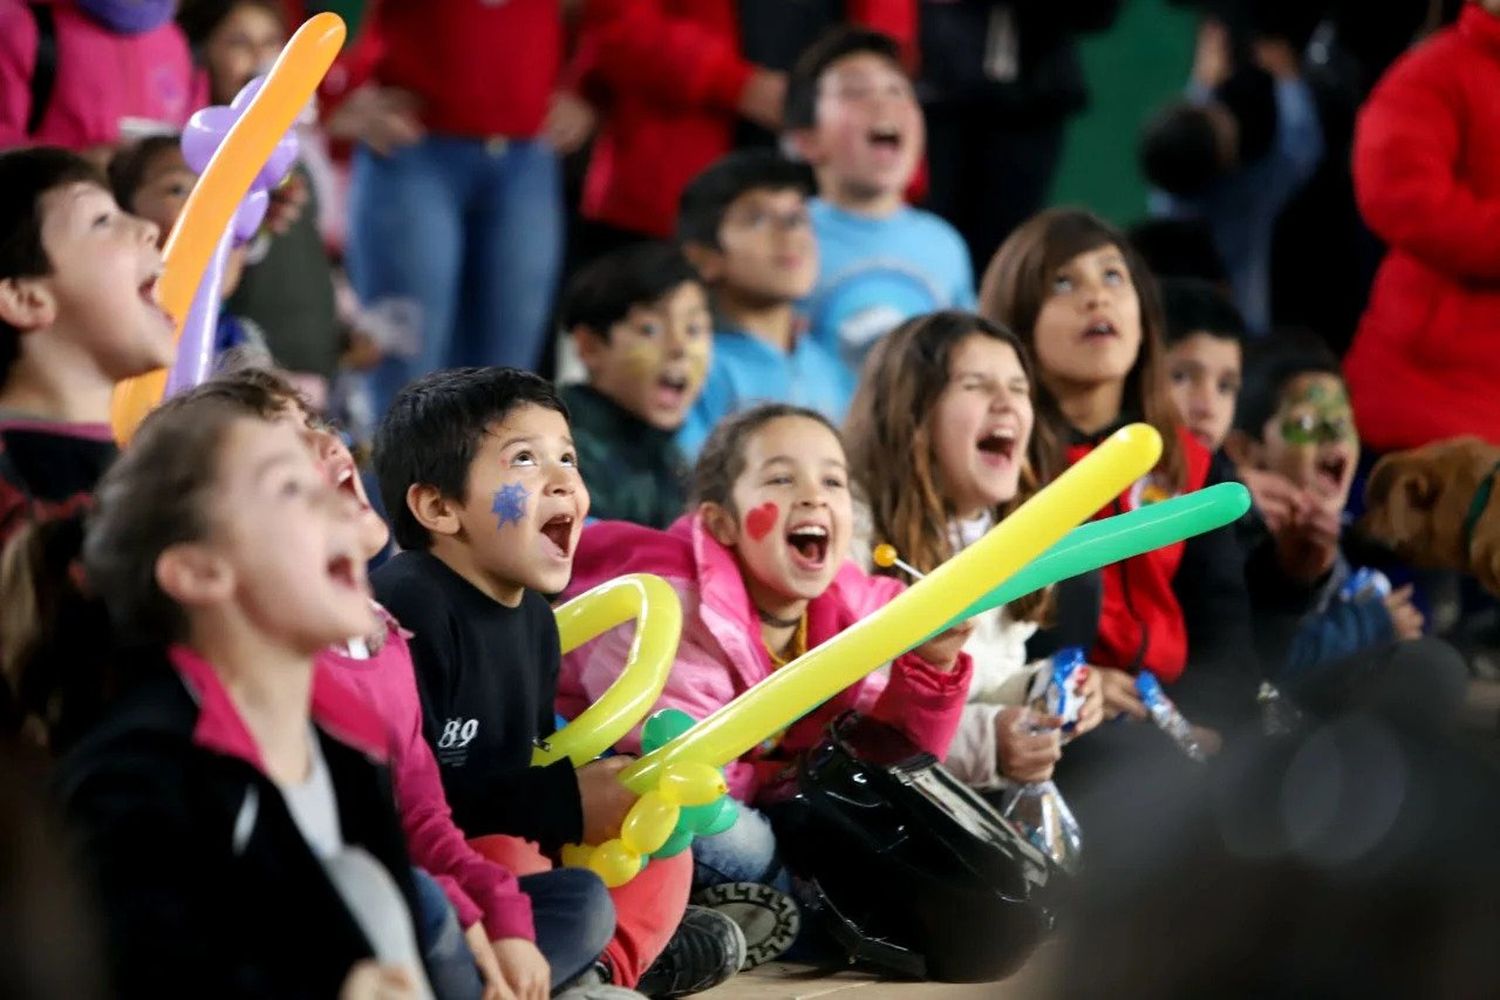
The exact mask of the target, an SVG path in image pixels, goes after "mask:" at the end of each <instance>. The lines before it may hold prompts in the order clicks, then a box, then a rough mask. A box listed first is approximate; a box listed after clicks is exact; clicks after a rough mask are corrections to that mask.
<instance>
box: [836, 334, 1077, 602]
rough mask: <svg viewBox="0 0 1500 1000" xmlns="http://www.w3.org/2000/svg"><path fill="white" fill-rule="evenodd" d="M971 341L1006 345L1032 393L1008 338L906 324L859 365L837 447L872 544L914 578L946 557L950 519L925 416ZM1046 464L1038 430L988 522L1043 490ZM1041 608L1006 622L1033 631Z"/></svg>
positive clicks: (1040, 596) (1043, 597) (1049, 463)
mask: <svg viewBox="0 0 1500 1000" xmlns="http://www.w3.org/2000/svg"><path fill="white" fill-rule="evenodd" d="M975 334H977V335H979V336H982V337H989V338H991V339H994V340H998V341H1000V342H1001V343H1004V344H1007V345H1009V346H1010V347H1011V348H1012V349H1013V350H1014V351H1015V352H1016V357H1017V358H1019V359H1020V361H1021V368H1022V370H1024V371H1025V372H1026V378H1027V380H1028V381H1029V382H1031V384H1032V385H1033V386H1035V385H1036V379H1035V373H1034V371H1033V369H1032V365H1031V359H1030V358H1029V357H1028V356H1027V353H1026V348H1025V346H1024V345H1023V344H1022V343H1021V341H1020V339H1019V338H1018V337H1017V336H1016V335H1015V334H1013V333H1011V332H1010V331H1009V330H1007V329H1005V328H1004V327H1002V326H999V325H997V324H995V323H991V322H990V321H988V320H986V319H984V318H983V317H980V316H976V315H974V314H973V313H967V312H960V311H958V310H946V311H944V312H936V313H931V314H929V315H926V316H918V317H916V318H915V319H910V320H907V321H906V322H905V323H902V324H901V325H900V326H898V327H897V328H896V329H895V330H893V331H891V332H890V333H889V334H887V335H886V336H885V337H883V338H881V340H880V341H879V342H878V343H877V344H876V345H875V347H874V349H873V350H872V351H871V352H870V356H869V357H868V358H867V359H866V361H865V367H864V373H863V375H862V377H861V378H860V383H859V389H858V391H856V392H855V394H854V401H853V403H851V404H850V408H849V418H848V421H847V424H846V428H845V432H844V437H845V441H846V442H847V445H848V450H849V465H850V471H851V473H852V474H853V476H854V479H855V481H856V482H857V483H859V484H860V487H861V489H862V491H863V493H864V494H865V499H866V501H867V503H868V504H869V507H870V515H871V520H872V522H873V526H874V532H875V534H874V538H873V539H872V541H874V542H876V543H879V542H886V543H889V544H890V545H893V546H895V548H896V550H897V551H898V552H900V553H901V558H902V559H903V560H904V561H905V562H908V563H910V564H911V565H912V566H913V567H915V568H916V569H918V570H921V571H922V572H924V573H930V572H931V571H932V570H934V569H936V568H937V567H938V566H939V565H941V564H942V563H943V562H945V561H946V560H948V559H951V558H952V557H953V555H954V551H953V540H952V530H951V524H952V519H953V517H954V516H955V514H956V513H957V512H956V511H955V510H954V509H953V506H952V504H951V503H949V502H948V501H947V500H946V499H944V498H945V497H946V495H947V492H948V491H947V488H946V487H945V486H944V484H943V482H942V472H941V470H939V468H938V465H937V456H936V453H935V452H934V449H933V440H932V427H931V423H932V421H931V416H932V410H933V407H934V406H935V405H936V403H937V400H938V397H939V396H940V395H941V394H942V392H943V389H944V387H946V386H947V385H948V381H949V370H948V366H949V361H950V359H951V358H952V356H953V351H954V349H955V348H957V347H958V345H959V344H960V343H961V342H962V341H963V340H964V338H966V337H969V336H971V335H975ZM1055 456H1056V446H1055V443H1054V439H1053V437H1052V435H1051V432H1050V431H1049V430H1048V428H1047V427H1046V426H1045V424H1044V423H1043V422H1042V421H1040V420H1038V421H1037V422H1036V425H1035V427H1034V428H1033V429H1032V432H1031V440H1030V441H1029V442H1028V444H1027V447H1026V458H1025V463H1024V464H1023V465H1022V468H1021V481H1020V487H1019V489H1018V490H1017V491H1016V496H1015V498H1014V499H1013V500H1010V501H1009V502H1007V503H1003V504H1001V505H1000V506H999V507H996V508H995V510H994V515H995V518H996V520H997V521H998V520H999V519H1001V518H1003V517H1005V516H1006V515H1007V514H1009V513H1010V512H1011V511H1013V510H1015V509H1016V508H1017V507H1019V506H1020V505H1021V504H1023V503H1025V502H1026V501H1027V500H1029V499H1030V498H1031V497H1032V496H1033V495H1035V493H1036V492H1037V491H1038V490H1039V489H1041V488H1042V486H1044V485H1046V483H1047V481H1048V479H1050V478H1051V473H1052V469H1053V466H1054V465H1055V464H1056V457H1055ZM876 572H877V573H886V574H893V573H894V572H895V571H894V570H889V569H880V568H877V569H876ZM1050 603H1051V601H1050V591H1040V592H1038V593H1035V594H1031V595H1029V596H1027V597H1023V598H1020V599H1019V600H1016V601H1014V602H1012V603H1011V605H1010V613H1011V615H1012V616H1013V617H1015V618H1017V619H1028V620H1032V621H1041V620H1042V619H1043V618H1045V616H1046V613H1047V611H1048V610H1049V606H1050Z"/></svg>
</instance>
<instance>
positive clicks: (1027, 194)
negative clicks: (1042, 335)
mask: <svg viewBox="0 0 1500 1000" xmlns="http://www.w3.org/2000/svg"><path fill="white" fill-rule="evenodd" d="M925 110H926V114H927V169H928V189H927V207H928V208H929V209H931V210H932V211H934V212H936V213H937V214H938V215H941V216H942V217H943V218H945V219H947V220H948V221H949V222H950V223H952V224H953V226H954V228H955V229H957V230H958V231H959V233H960V234H961V235H962V236H963V238H964V242H965V243H967V244H968V245H969V254H970V256H971V257H972V258H973V261H974V270H975V273H976V274H983V273H984V269H985V268H986V267H987V266H988V265H989V262H990V258H991V257H992V256H994V253H995V251H996V250H998V249H999V248H1000V244H1001V243H1003V242H1004V241H1005V238H1006V237H1007V236H1009V235H1010V232H1011V230H1012V229H1015V228H1016V227H1017V226H1019V225H1020V224H1021V223H1022V222H1025V221H1026V220H1027V219H1029V218H1030V217H1031V216H1032V215H1034V214H1035V213H1036V212H1037V211H1039V210H1040V209H1041V208H1042V206H1044V205H1045V204H1046V203H1047V195H1048V194H1049V193H1050V192H1051V190H1052V178H1053V175H1054V174H1056V173H1057V164H1058V160H1059V159H1060V158H1061V156H1062V146H1063V134H1064V130H1063V123H1062V121H1061V120H1045V121H1041V122H1038V123H1036V124H1032V125H1022V124H1016V123H1010V122H1006V121H1003V120H998V119H997V116H996V113H995V109H994V108H993V107H992V106H990V105H987V104H984V103H967V102H964V103H958V102H955V103H944V104H934V105H929V106H928V107H927V108H926V109H925Z"/></svg>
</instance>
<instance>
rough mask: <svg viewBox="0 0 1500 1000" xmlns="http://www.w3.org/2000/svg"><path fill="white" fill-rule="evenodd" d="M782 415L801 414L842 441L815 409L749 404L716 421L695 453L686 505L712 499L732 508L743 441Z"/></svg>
mask: <svg viewBox="0 0 1500 1000" xmlns="http://www.w3.org/2000/svg"><path fill="white" fill-rule="evenodd" d="M782 417H804V418H806V419H808V420H815V421H817V422H818V423H820V424H822V425H823V426H824V427H827V428H828V429H829V430H830V431H832V432H833V436H834V437H836V438H838V440H839V443H840V444H842V443H843V440H844V437H843V435H842V434H840V433H839V429H838V428H837V427H835V426H833V424H832V423H830V422H829V420H828V418H827V417H825V416H823V414H821V413H819V412H818V411H817V410H809V409H808V408H807V407H805V406H793V405H792V404H791V403H763V404H761V405H760V406H755V407H751V408H750V409H748V410H745V411H743V412H741V413H737V414H735V415H734V416H732V417H728V418H726V419H725V420H723V421H720V423H719V425H718V426H717V427H715V428H714V430H713V433H712V434H710V435H709V436H708V440H707V441H705V442H704V443H703V450H702V451H700V452H699V453H698V462H697V464H696V465H695V466H694V467H693V482H692V489H691V490H690V491H689V494H688V506H689V507H697V506H698V505H699V504H705V503H714V504H718V505H719V506H720V507H723V508H724V509H725V510H728V511H731V512H733V513H738V511H735V510H734V498H733V496H732V494H733V493H734V481H735V480H736V479H738V478H740V473H742V472H744V471H745V442H746V441H748V440H749V439H750V436H751V435H752V434H754V433H755V432H756V431H758V430H760V429H761V428H762V427H764V426H765V425H766V424H769V423H770V422H771V421H773V420H779V419H781V418H782Z"/></svg>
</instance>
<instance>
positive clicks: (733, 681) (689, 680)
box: [557, 515, 971, 802]
mask: <svg viewBox="0 0 1500 1000" xmlns="http://www.w3.org/2000/svg"><path fill="white" fill-rule="evenodd" d="M627 573H654V574H656V575H657V576H660V577H662V578H663V579H664V580H666V581H667V583H669V584H671V585H672V588H673V589H674V590H675V591H676V592H677V596H678V597H679V598H680V599H681V601H682V618H683V621H682V641H681V642H680V643H679V644H678V647H677V661H676V664H675V665H674V666H673V668H672V674H671V676H670V677H669V678H668V679H667V686H666V690H664V691H663V692H662V696H661V698H660V700H659V701H657V703H656V706H655V707H654V708H653V709H652V711H657V710H659V709H662V708H679V709H681V710H683V711H684V712H686V713H688V714H689V715H691V716H692V717H693V718H695V719H701V718H703V717H704V716H706V715H708V714H709V713H710V712H713V711H714V710H715V709H718V708H720V707H722V706H723V705H725V704H727V703H728V702H730V701H732V700H733V699H734V698H735V697H737V696H738V695H740V694H741V693H742V692H744V691H745V690H747V689H748V688H750V687H751V686H753V685H754V684H756V683H758V682H760V681H762V680H765V679H766V678H767V677H769V676H770V675H771V671H772V665H771V655H770V653H768V652H767V651H766V647H765V643H764V642H762V640H761V635H760V624H759V622H758V621H757V619H756V615H755V611H754V608H753V606H752V605H751V603H750V596H749V594H747V593H746V591H745V584H744V582H743V580H742V579H741V578H740V571H739V566H738V565H737V564H736V562H735V559H734V555H733V553H731V552H730V550H728V549H726V548H725V547H724V546H722V545H720V544H719V543H718V542H717V541H715V540H714V538H713V536H711V535H710V534H709V533H708V531H707V530H706V529H705V528H704V526H703V522H702V519H701V518H699V517H697V516H696V515H691V516H688V517H683V518H681V519H679V520H678V521H677V523H675V524H673V525H672V526H671V527H670V528H668V529H667V530H666V531H656V530H654V529H651V528H643V527H641V526H639V525H635V524H626V523H625V522H622V521H601V522H598V523H596V524H592V525H590V526H589V527H587V528H585V529H584V532H583V537H582V539H581V540H580V541H579V543H578V553H577V555H576V557H575V558H574V560H573V581H572V583H571V584H570V585H569V587H568V590H567V592H566V593H565V594H564V595H563V596H564V597H565V598H571V597H575V596H577V595H578V594H581V593H583V592H584V591H585V590H588V589H589V588H591V587H594V586H596V585H598V584H600V583H603V582H605V581H606V580H612V579H614V578H615V577H618V576H623V575H625V574H627ZM901 590H902V585H901V584H900V583H899V582H898V581H895V580H891V579H888V578H886V577H871V576H869V575H867V574H865V573H864V572H863V571H862V570H860V568H859V567H858V566H856V565H854V564H853V563H845V564H844V565H843V566H842V567H841V568H840V570H839V573H838V576H837V577H835V578H834V582H833V584H832V585H831V586H830V587H829V588H828V590H827V591H825V592H824V593H823V595H822V596H821V597H818V598H817V599H815V600H813V601H812V602H811V603H810V604H809V605H808V609H807V643H808V646H809V647H810V648H811V647H814V646H818V645H820V644H822V643H824V642H827V641H828V640H829V639H831V638H832V637H833V636H835V635H837V634H838V633H840V632H842V631H844V629H846V628H848V627H849V626H851V625H853V624H854V623H855V622H857V621H859V620H860V619H861V618H863V617H865V616H866V615H868V614H870V613H871V612H873V611H874V610H876V609H877V608H880V607H882V606H884V605H885V604H886V603H887V602H889V601H890V600H891V598H893V597H895V596H896V595H897V594H899V593H900V592H901ZM634 627H635V626H634V625H633V624H631V623H626V624H625V625H621V626H620V627H619V628H616V629H614V630H613V631H610V632H608V633H606V634H605V635H603V636H600V637H599V638H598V639H596V640H594V641H593V642H590V643H587V644H585V645H583V646H581V647H579V648H578V649H576V650H574V651H573V652H571V653H569V654H568V655H566V656H565V657H563V667H562V676H561V677H560V678H559V680H558V696H557V705H558V710H559V711H560V712H562V713H563V714H564V715H565V716H567V717H569V718H572V717H574V716H576V715H577V714H578V713H579V712H581V711H582V710H583V709H584V708H585V707H587V706H588V705H589V704H590V703H592V702H593V701H594V700H596V699H597V698H598V697H599V696H600V695H601V694H603V693H604V691H605V690H606V689H607V688H608V687H609V686H610V685H611V684H612V683H614V681H615V678H617V677H618V676H619V675H620V670H621V667H622V666H623V665H624V662H625V655H626V652H627V650H628V649H629V646H630V640H631V637H632V635H633V634H634ZM970 670H971V663H970V661H969V657H968V654H967V653H964V654H960V657H959V662H958V663H957V664H956V665H955V666H954V668H953V670H951V671H949V672H947V673H944V672H942V671H940V670H937V669H935V668H934V667H933V666H932V665H931V664H929V663H927V661H925V660H923V659H922V658H921V657H919V656H917V655H916V654H914V653H907V654H906V655H904V656H901V657H899V658H897V659H896V660H895V661H894V662H893V663H892V664H891V666H890V668H889V671H888V672H887V671H886V670H880V671H877V672H875V673H873V674H870V675H869V676H868V677H866V678H865V679H864V680H862V681H860V682H859V683H857V684H855V685H853V686H851V687H849V688H846V689H845V690H844V691H842V692H840V693H839V694H838V695H836V696H835V697H834V698H833V699H831V700H830V701H828V702H826V703H825V704H824V705H822V706H821V707H820V708H818V709H816V710H815V711H813V712H812V713H811V714H809V715H807V716H805V717H804V718H803V719H802V720H801V721H800V722H798V723H796V724H795V725H793V726H792V727H791V728H790V729H788V730H787V732H786V734H785V735H784V736H783V737H782V739H781V741H780V743H779V744H778V745H777V748H776V750H775V751H774V757H767V756H763V755H762V752H761V751H759V750H755V751H751V752H750V753H749V754H746V755H745V756H744V757H742V758H740V760H738V761H736V762H735V763H733V764H730V765H729V767H728V768H727V769H726V770H725V776H726V778H727V779H728V781H729V790H730V792H731V793H732V794H733V795H734V797H735V798H737V799H740V800H741V801H744V802H750V801H753V800H754V797H755V795H756V793H757V792H758V791H759V790H760V788H761V786H762V785H763V784H764V783H765V782H766V781H767V780H768V779H769V778H770V777H771V776H772V775H774V774H775V773H776V772H777V771H778V770H780V769H781V768H783V767H784V766H785V764H786V758H787V756H788V755H790V754H793V753H795V752H796V751H798V750H804V749H806V748H808V747H810V746H812V745H814V744H815V743H816V742H817V741H818V739H819V738H820V737H821V735H822V732H823V729H824V727H825V726H826V725H827V723H828V721H829V720H830V719H831V718H833V717H834V716H836V715H838V714H839V713H841V712H843V711H845V710H847V709H851V708H855V709H858V710H859V711H861V712H863V713H865V714H866V715H868V716H870V717H872V718H875V719H879V720H880V721H882V722H886V723H888V724H890V725H893V726H895V727H897V728H898V729H900V730H902V731H903V732H904V733H906V735H907V736H908V737H909V738H910V739H911V740H912V741H913V742H915V743H916V744H917V745H918V746H920V747H922V748H923V749H924V750H928V751H930V752H932V753H934V754H936V755H937V756H938V757H939V758H940V759H941V758H942V757H943V756H945V754H946V753H947V750H948V744H949V742H950V741H951V740H952V739H953V733H954V731H955V730H956V729H957V728H958V723H959V718H960V717H961V715H962V713H963V706H964V697H965V695H966V694H967V692H968V689H969V674H970ZM621 747H622V748H623V749H626V750H632V751H633V750H637V749H639V747H640V728H639V727H637V728H636V729H635V730H633V731H632V732H631V733H630V735H629V736H628V737H626V739H625V740H623V741H621Z"/></svg>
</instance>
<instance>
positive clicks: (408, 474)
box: [375, 368, 568, 550]
mask: <svg viewBox="0 0 1500 1000" xmlns="http://www.w3.org/2000/svg"><path fill="white" fill-rule="evenodd" d="M527 404H530V405H533V406H544V407H546V408H547V409H549V410H556V411H557V412H558V413H561V414H562V415H563V417H564V418H565V419H566V418H567V417H568V407H567V405H566V404H565V403H563V401H562V399H561V398H560V397H559V396H558V395H557V390H556V389H554V388H553V386H552V383H551V382H548V381H547V380H546V379H544V378H542V377H540V376H538V375H533V374H531V373H530V372H524V371H521V370H520V369H517V368H450V369H447V370H446V371H440V372H433V373H432V374H431V375H426V376H424V377H422V378H419V379H417V380H416V381H415V382H413V383H411V384H410V385H408V386H407V387H406V388H404V389H402V390H401V391H400V392H399V393H397V394H396V399H395V401H394V402H392V403H391V408H390V409H389V410H387V411H386V414H385V417H384V418H383V419H382V420H381V421H380V427H379V429H378V430H376V432H375V472H376V475H377V476H378V477H379V479H380V497H381V499H382V500H383V501H385V509H386V511H387V512H388V514H389V515H390V519H391V526H392V529H393V531H394V533H395V535H396V543H397V544H398V545H400V546H401V547H402V548H403V549H409V550H423V549H429V548H431V547H432V536H431V535H429V534H428V533H427V529H426V528H424V527H422V525H421V523H420V522H418V521H417V519H416V517H415V516H414V515H413V514H412V512H411V508H410V507H408V506H407V505H406V493H407V490H409V489H411V487H412V486H414V485H417V484H419V483H420V484H421V485H424V486H433V487H436V488H437V490H438V491H439V492H440V493H441V494H442V495H443V496H445V497H451V498H454V499H459V500H461V499H463V497H464V496H466V495H467V493H468V490H469V467H470V466H471V465H473V464H474V455H475V453H476V452H478V451H479V444H480V442H481V441H482V440H483V439H484V435H485V434H486V433H487V432H488V431H489V428H490V426H491V425H493V424H496V423H499V422H500V421H502V420H504V419H505V418H506V416H507V415H508V414H509V413H510V412H511V411H512V410H514V409H515V408H516V407H518V406H525V405H527Z"/></svg>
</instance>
